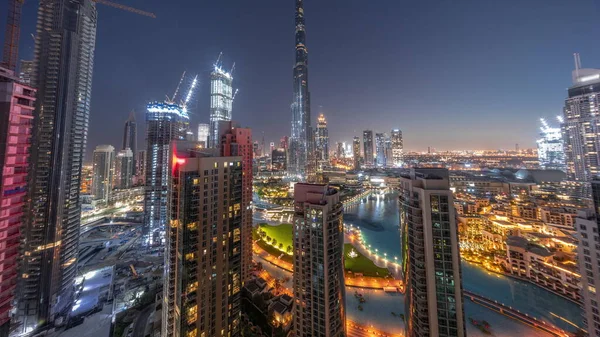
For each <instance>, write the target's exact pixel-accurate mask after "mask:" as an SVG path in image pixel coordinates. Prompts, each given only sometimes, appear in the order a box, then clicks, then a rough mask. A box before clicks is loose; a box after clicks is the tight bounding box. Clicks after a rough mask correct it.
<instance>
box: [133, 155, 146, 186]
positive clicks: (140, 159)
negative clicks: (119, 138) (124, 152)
mask: <svg viewBox="0 0 600 337" xmlns="http://www.w3.org/2000/svg"><path fill="white" fill-rule="evenodd" d="M146 154H147V152H146V150H142V151H138V153H137V158H136V161H135V164H136V165H137V166H136V168H135V172H136V173H135V175H136V176H137V185H140V184H141V185H143V184H144V183H145V180H146Z"/></svg>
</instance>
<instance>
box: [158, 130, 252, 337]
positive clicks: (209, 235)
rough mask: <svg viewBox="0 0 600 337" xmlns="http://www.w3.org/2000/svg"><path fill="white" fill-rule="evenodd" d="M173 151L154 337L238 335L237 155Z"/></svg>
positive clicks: (187, 146)
mask: <svg viewBox="0 0 600 337" xmlns="http://www.w3.org/2000/svg"><path fill="white" fill-rule="evenodd" d="M173 146H174V149H173V151H172V153H173V158H172V162H173V167H172V169H173V174H172V183H171V192H170V193H171V196H170V199H171V200H170V203H169V204H170V207H171V212H170V217H171V219H170V224H171V225H170V226H168V227H167V236H166V237H167V239H166V240H167V242H166V253H165V282H164V283H165V286H164V288H163V289H164V290H163V304H162V315H163V322H162V333H161V336H162V337H179V336H239V335H240V319H241V314H240V307H241V303H240V295H241V287H242V276H241V273H242V255H243V252H242V250H243V249H242V245H243V244H242V228H241V227H242V214H243V212H244V210H243V206H242V200H243V187H242V181H243V177H242V175H243V168H242V157H219V156H218V151H219V150H218V149H195V148H196V147H199V144H197V143H190V142H174V145H173ZM211 152H212V153H211ZM199 196H200V197H199Z"/></svg>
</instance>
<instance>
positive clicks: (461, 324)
mask: <svg viewBox="0 0 600 337" xmlns="http://www.w3.org/2000/svg"><path fill="white" fill-rule="evenodd" d="M400 186H401V188H400V230H401V246H402V250H401V254H402V255H403V256H402V261H403V266H402V271H403V273H404V284H405V286H406V292H405V305H406V311H405V312H406V336H408V337H421V336H440V337H456V336H460V337H464V336H466V327H465V315H464V308H463V296H462V291H463V290H462V277H461V269H460V254H459V249H458V228H457V226H456V217H455V211H454V206H453V205H454V202H453V196H452V191H450V182H449V173H448V170H446V169H420V168H417V169H411V171H410V174H405V175H402V176H401V179H400Z"/></svg>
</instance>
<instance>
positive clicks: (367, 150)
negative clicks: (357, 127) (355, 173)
mask: <svg viewBox="0 0 600 337" xmlns="http://www.w3.org/2000/svg"><path fill="white" fill-rule="evenodd" d="M363 152H364V155H363V157H364V159H365V163H364V164H365V166H366V167H373V165H374V164H375V163H374V160H375V159H374V158H373V131H372V130H365V131H363Z"/></svg>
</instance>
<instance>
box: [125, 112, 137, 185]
mask: <svg viewBox="0 0 600 337" xmlns="http://www.w3.org/2000/svg"><path fill="white" fill-rule="evenodd" d="M125 149H131V152H132V153H134V154H137V124H136V122H135V111H133V110H131V113H129V118H128V119H127V121H126V122H125V130H124V133H123V147H121V150H125ZM132 165H133V166H132V167H133V168H135V167H137V163H136V158H135V157H133V159H132ZM135 174H136V172H135V171H133V170H132V171H131V175H132V176H133V175H135ZM130 180H131V179H130Z"/></svg>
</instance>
